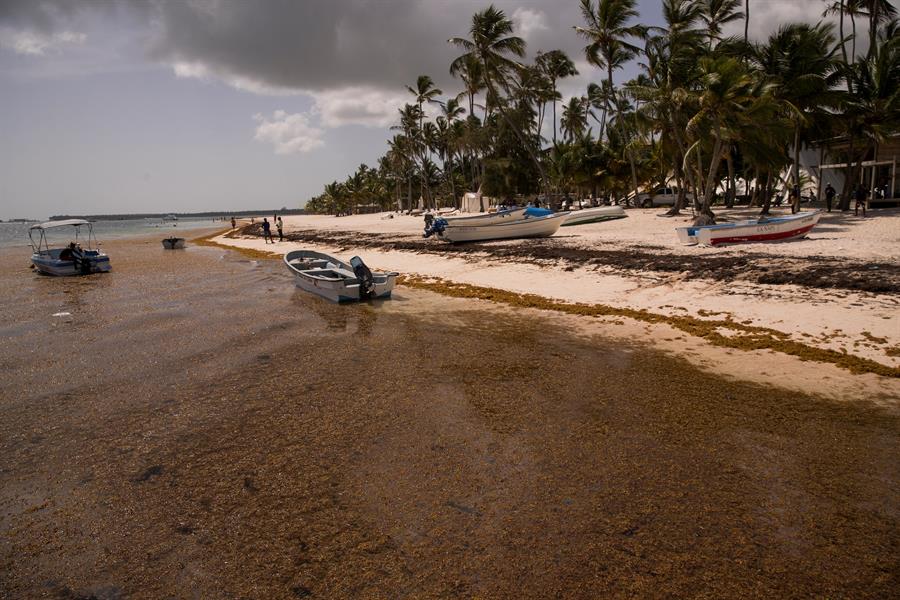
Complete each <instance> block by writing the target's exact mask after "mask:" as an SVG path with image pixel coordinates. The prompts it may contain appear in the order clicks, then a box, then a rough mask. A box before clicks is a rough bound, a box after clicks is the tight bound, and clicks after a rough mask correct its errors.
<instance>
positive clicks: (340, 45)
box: [0, 0, 583, 91]
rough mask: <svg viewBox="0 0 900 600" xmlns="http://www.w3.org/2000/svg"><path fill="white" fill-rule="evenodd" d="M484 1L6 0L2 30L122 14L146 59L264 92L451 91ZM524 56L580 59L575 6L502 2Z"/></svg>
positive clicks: (40, 28) (62, 25) (66, 25)
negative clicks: (424, 82) (427, 87)
mask: <svg viewBox="0 0 900 600" xmlns="http://www.w3.org/2000/svg"><path fill="white" fill-rule="evenodd" d="M488 4H489V3H488V2H484V1H480V0H306V1H302V0H267V1H265V2H242V1H238V0H193V1H185V2H182V1H174V2H169V1H156V2H144V3H139V2H90V3H75V2H67V1H62V0H37V1H29V0H2V1H0V26H6V27H12V28H15V29H25V30H31V31H35V32H39V33H43V34H51V33H53V32H54V31H60V30H71V29H72V26H73V22H75V21H76V20H81V17H83V16H84V15H85V14H95V15H96V16H104V17H109V16H115V15H116V14H119V15H120V16H121V15H124V14H127V15H128V16H130V17H138V18H137V19H133V18H132V19H128V21H127V22H128V23H129V26H130V25H132V24H134V23H143V25H144V27H145V30H144V31H138V32H136V33H137V35H139V36H141V37H144V36H146V38H147V39H148V40H149V41H148V42H147V52H148V55H149V56H150V58H151V59H153V60H155V61H158V62H161V63H164V64H172V65H174V64H178V63H181V64H184V65H190V66H191V67H193V71H192V72H195V73H196V72H200V71H203V72H206V73H208V74H209V75H213V76H216V77H220V78H222V79H225V80H241V81H243V82H252V83H256V84H258V87H259V88H266V89H277V88H282V89H296V90H307V91H309V90H326V89H339V88H342V87H348V86H367V87H374V88H381V89H398V88H399V89H401V90H402V89H403V85H406V84H411V83H412V82H414V81H415V78H416V76H417V75H419V74H428V75H430V76H431V77H432V78H433V79H434V80H435V81H437V82H438V83H439V84H442V85H449V83H450V77H449V74H448V68H449V64H450V61H451V60H452V59H453V58H454V57H455V56H457V55H458V54H459V51H458V50H457V49H456V48H454V47H453V46H451V45H450V44H448V43H447V38H449V37H452V36H468V29H469V26H470V23H471V17H472V14H474V13H475V12H476V11H478V10H482V9H484V8H485V7H486V6H488ZM495 4H496V5H497V6H498V7H499V8H501V9H503V10H505V11H506V13H507V15H508V16H510V17H511V18H513V17H516V21H517V23H521V24H524V25H525V26H526V27H525V28H523V29H521V30H520V31H518V32H517V33H518V34H520V35H523V34H524V37H526V38H527V41H528V46H529V53H530V54H533V53H534V52H536V51H537V50H539V49H544V50H550V49H554V48H563V49H565V50H566V51H568V52H569V53H570V54H572V55H573V58H577V57H576V56H574V55H579V57H580V48H581V47H582V46H583V44H582V43H581V41H580V40H578V38H577V37H576V36H575V34H574V32H573V31H572V25H575V24H576V23H578V22H579V18H580V16H579V14H578V9H577V3H576V2H575V1H574V0H572V1H556V0H532V1H529V0H525V1H513V0H501V1H499V2H496V3H495Z"/></svg>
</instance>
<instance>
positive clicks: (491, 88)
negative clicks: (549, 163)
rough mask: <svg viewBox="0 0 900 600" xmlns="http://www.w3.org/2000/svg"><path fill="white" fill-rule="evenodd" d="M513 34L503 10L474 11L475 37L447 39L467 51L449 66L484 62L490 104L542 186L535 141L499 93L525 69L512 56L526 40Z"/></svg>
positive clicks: (517, 54)
mask: <svg viewBox="0 0 900 600" xmlns="http://www.w3.org/2000/svg"><path fill="white" fill-rule="evenodd" d="M512 33H513V22H512V21H511V20H510V19H509V18H507V16H506V14H505V13H504V12H503V11H502V10H499V9H497V8H495V7H494V6H493V5H491V6H489V7H488V8H486V9H485V10H483V11H481V12H478V13H475V15H474V16H473V17H472V27H471V28H470V29H469V34H470V35H471V36H472V39H471V40H469V39H466V38H461V37H453V38H450V39H449V40H448V41H449V42H450V43H451V44H453V45H455V46H458V47H460V48H462V49H463V50H465V53H464V54H462V55H461V56H459V57H458V58H457V59H456V60H454V61H453V65H451V67H450V69H451V72H452V71H453V70H454V69H455V70H457V71H460V70H462V68H463V66H462V65H465V64H467V62H468V61H470V60H472V59H473V58H474V59H477V60H478V61H479V62H480V63H481V67H482V70H483V74H484V83H485V88H486V90H487V100H488V103H489V104H490V105H491V106H496V107H497V109H498V110H499V111H500V114H501V115H502V116H503V119H504V121H506V124H507V125H508V126H509V128H510V129H511V130H512V131H513V133H514V134H515V136H516V137H517V138H518V139H519V142H520V143H521V144H522V146H523V148H524V149H525V151H526V152H527V153H528V156H529V157H530V158H531V160H532V161H533V162H534V164H535V166H536V167H537V171H538V174H539V176H540V179H541V185H543V186H545V185H546V177H545V175H544V167H543V166H542V165H541V161H540V160H538V157H537V154H536V153H535V151H534V148H532V145H533V144H532V143H531V142H529V141H528V139H527V138H526V137H525V135H524V134H523V133H522V131H521V130H520V128H519V127H517V126H516V124H515V123H514V122H513V120H512V119H511V118H510V117H509V114H508V112H507V110H506V108H505V106H504V98H503V97H502V96H501V94H500V90H501V89H502V90H505V91H508V90H509V86H510V80H511V78H512V77H513V76H514V74H515V73H516V72H517V71H519V70H520V69H521V68H522V65H521V64H520V63H518V62H516V61H515V60H514V58H511V57H515V58H521V57H523V56H524V55H525V40H523V39H522V38H520V37H517V36H514V35H512Z"/></svg>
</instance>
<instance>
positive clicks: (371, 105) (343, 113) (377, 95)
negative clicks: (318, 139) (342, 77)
mask: <svg viewBox="0 0 900 600" xmlns="http://www.w3.org/2000/svg"><path fill="white" fill-rule="evenodd" d="M308 94H309V95H310V96H312V97H313V100H314V101H315V105H314V107H313V111H314V112H315V113H316V114H318V115H319V117H320V119H321V120H322V125H324V126H325V127H342V126H344V125H363V126H365V127H387V126H389V125H392V124H393V123H394V122H395V121H397V120H398V118H399V117H398V113H397V109H398V108H400V107H402V106H403V104H405V103H406V102H411V101H412V95H409V94H400V93H396V92H389V91H385V90H379V89H376V88H369V87H345V88H340V89H334V90H326V91H321V92H308Z"/></svg>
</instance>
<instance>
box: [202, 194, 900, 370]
mask: <svg viewBox="0 0 900 600" xmlns="http://www.w3.org/2000/svg"><path fill="white" fill-rule="evenodd" d="M661 212H662V211H660V210H659V209H647V210H644V209H634V210H629V211H628V218H627V219H620V220H616V221H609V222H604V223H593V224H588V225H582V226H578V227H569V228H562V229H561V230H560V231H559V232H558V233H557V234H556V236H554V238H557V239H559V240H564V243H566V244H571V245H572V246H577V247H601V248H603V249H628V248H631V247H641V248H642V249H644V250H646V249H647V248H648V247H659V252H660V253H667V254H672V253H680V254H690V255H695V256H697V259H698V261H699V260H702V257H703V256H706V255H710V254H735V255H740V254H744V253H748V252H752V253H760V254H762V253H764V254H770V255H775V256H802V257H814V256H824V257H848V258H853V259H856V260H861V261H868V262H888V263H897V262H898V261H900V210H898V209H887V210H884V209H882V210H878V211H870V212H869V217H867V218H865V219H863V218H862V217H858V218H857V217H854V216H852V214H850V215H842V214H840V213H830V214H828V213H826V214H825V215H824V217H823V219H822V221H821V222H820V225H819V226H817V227H816V228H815V229H814V230H813V232H812V233H811V234H810V236H809V238H808V239H805V240H800V241H795V242H787V243H780V244H752V245H740V246H728V247H720V248H699V247H684V246H681V245H679V244H678V243H677V240H676V236H675V231H674V228H675V227H677V226H682V225H685V224H688V223H689V222H690V216H689V215H688V216H685V217H677V218H662V217H660V216H658V215H659V214H661ZM752 214H755V213H754V212H752V211H747V210H746V209H744V210H735V211H732V212H731V213H730V214H729V215H728V217H729V218H732V219H739V218H746V217H748V216H750V215H752ZM384 216H385V215H384V214H376V215H354V216H348V217H332V216H319V215H310V216H288V217H285V218H284V222H285V230H286V232H289V231H291V230H300V229H318V230H336V231H345V232H350V231H359V232H366V233H391V234H399V235H403V236H409V237H410V238H418V237H420V235H421V232H422V228H423V221H422V217H410V216H400V215H396V216H395V217H394V218H392V219H386V218H384ZM216 241H217V242H219V243H222V244H226V245H232V246H239V247H244V248H253V249H257V250H270V251H276V252H278V253H282V254H283V253H286V252H288V251H290V250H293V249H296V248H299V247H300V245H299V244H294V243H290V242H283V243H279V244H276V245H274V246H273V245H268V246H267V245H266V244H265V243H264V242H263V240H262V239H259V238H245V239H228V238H224V237H220V238H217V239H216ZM432 243H434V244H436V245H441V244H444V242H440V241H437V240H434V241H433V242H432ZM318 249H319V250H322V251H327V252H333V253H335V254H337V255H339V256H342V257H345V258H349V256H350V255H352V254H356V253H359V254H361V255H362V256H363V258H364V259H365V260H366V262H367V264H369V265H370V266H371V267H373V268H378V269H386V270H394V271H398V272H400V273H405V274H417V275H424V276H436V277H441V278H444V279H449V280H452V281H457V282H462V283H469V284H474V285H480V286H488V287H493V288H500V289H505V290H509V291H514V292H522V293H532V294H538V295H541V296H545V297H548V298H555V299H560V300H565V301H568V302H588V303H601V304H606V305H610V306H615V307H623V308H636V309H647V310H650V311H652V312H655V313H659V314H663V315H692V316H696V317H698V318H709V319H722V318H726V317H727V316H730V317H731V318H733V319H734V320H735V321H738V322H742V323H747V324H752V325H758V326H763V327H769V328H772V329H776V330H778V331H782V332H785V333H788V334H790V335H791V336H792V337H793V338H794V339H796V340H798V341H802V342H804V343H807V344H810V345H814V346H819V347H824V348H832V349H836V350H839V351H846V352H848V353H850V354H854V355H858V356H860V357H865V358H869V359H873V360H876V361H878V362H880V363H882V364H886V365H891V366H900V357H892V356H888V355H887V353H886V352H887V351H888V350H889V349H890V348H900V297H898V296H897V295H895V294H871V293H858V292H852V291H849V290H830V289H811V288H803V287H799V286H791V285H760V284H750V283H747V282H729V283H725V282H719V281H707V280H685V279H684V276H683V275H681V274H674V275H673V274H660V273H655V272H639V273H626V274H622V273H619V272H614V271H611V270H605V271H603V272H599V271H596V270H590V269H575V270H574V271H565V270H563V269H562V268H559V269H556V268H549V267H546V266H543V267H541V266H535V265H527V264H511V263H506V262H499V261H497V260H496V259H487V258H486V259H485V260H480V261H475V262H474V263H473V262H472V257H471V256H470V257H468V260H464V259H462V258H453V257H449V256H440V255H431V254H417V253H414V252H401V251H378V250H362V251H359V252H357V251H356V250H355V249H353V248H327V247H320V248H318ZM710 313H714V314H710ZM872 336H874V337H876V338H881V339H883V340H886V341H884V342H882V341H880V340H873V339H871V337H872ZM811 368H812V367H811ZM843 373H847V372H846V371H843ZM847 376H848V377H849V374H848V375H847Z"/></svg>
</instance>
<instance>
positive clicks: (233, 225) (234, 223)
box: [231, 217, 237, 229]
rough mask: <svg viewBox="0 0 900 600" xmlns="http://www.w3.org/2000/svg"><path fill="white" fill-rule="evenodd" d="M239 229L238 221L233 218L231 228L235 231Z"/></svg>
mask: <svg viewBox="0 0 900 600" xmlns="http://www.w3.org/2000/svg"><path fill="white" fill-rule="evenodd" d="M235 227H237V221H235V220H234V217H231V228H232V229H234V228H235Z"/></svg>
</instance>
